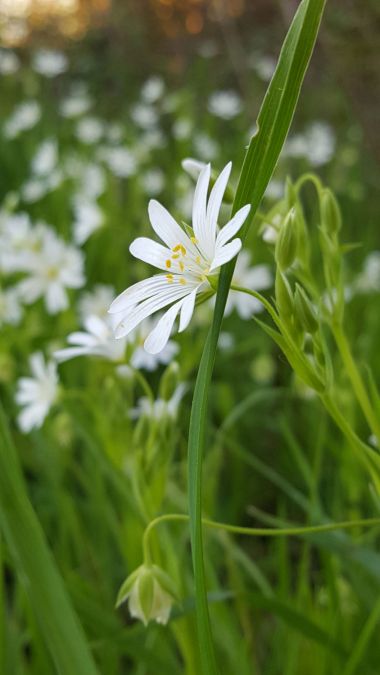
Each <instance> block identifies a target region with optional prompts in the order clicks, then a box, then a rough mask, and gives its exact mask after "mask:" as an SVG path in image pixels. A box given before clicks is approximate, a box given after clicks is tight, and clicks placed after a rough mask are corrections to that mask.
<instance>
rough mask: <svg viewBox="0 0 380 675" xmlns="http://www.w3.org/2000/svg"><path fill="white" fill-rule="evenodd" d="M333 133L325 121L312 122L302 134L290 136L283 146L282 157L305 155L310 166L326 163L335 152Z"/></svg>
mask: <svg viewBox="0 0 380 675" xmlns="http://www.w3.org/2000/svg"><path fill="white" fill-rule="evenodd" d="M335 145H336V140H335V135H334V132H333V130H332V128H331V127H330V126H329V125H328V124H326V123H325V122H313V124H311V125H310V126H309V128H308V129H307V130H306V131H305V133H303V134H295V135H294V136H291V137H290V138H289V139H288V140H287V142H286V144H285V147H284V152H283V155H284V157H295V158H299V157H305V159H307V160H308V161H309V162H310V164H312V166H322V165H323V164H327V163H328V162H329V161H330V160H331V159H332V157H333V155H334V152H335Z"/></svg>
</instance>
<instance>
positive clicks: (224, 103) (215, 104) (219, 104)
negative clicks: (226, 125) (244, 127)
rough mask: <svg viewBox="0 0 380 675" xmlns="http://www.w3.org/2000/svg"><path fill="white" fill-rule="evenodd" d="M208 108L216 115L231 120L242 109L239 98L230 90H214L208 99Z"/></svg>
mask: <svg viewBox="0 0 380 675" xmlns="http://www.w3.org/2000/svg"><path fill="white" fill-rule="evenodd" d="M208 109H209V111H210V113H211V114H212V115H215V116H216V117H221V119H223V120H232V119H233V118H234V117H236V116H237V115H239V113H240V112H241V110H242V102H241V98H240V96H238V94H237V93H236V92H235V91H232V90H225V91H215V92H214V93H213V94H211V96H210V98H209V100H208Z"/></svg>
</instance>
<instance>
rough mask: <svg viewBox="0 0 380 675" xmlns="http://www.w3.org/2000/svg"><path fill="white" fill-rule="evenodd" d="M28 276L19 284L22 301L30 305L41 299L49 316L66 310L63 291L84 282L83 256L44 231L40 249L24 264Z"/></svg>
mask: <svg viewBox="0 0 380 675" xmlns="http://www.w3.org/2000/svg"><path fill="white" fill-rule="evenodd" d="M24 271H25V272H27V274H28V276H27V278H26V279H23V280H22V281H20V283H19V286H18V288H19V290H20V295H21V298H22V299H23V300H24V302H25V303H27V304H31V303H33V302H35V301H36V300H38V298H41V297H43V298H44V301H45V306H46V309H47V311H48V313H49V314H57V313H58V312H60V311H62V310H64V309H67V307H68V297H67V293H66V288H80V287H81V286H83V284H84V283H85V278H84V274H83V256H82V253H81V252H80V251H79V250H78V249H76V248H74V247H73V246H70V245H67V244H66V243H65V242H64V241H62V240H61V239H59V238H58V237H57V236H56V234H55V232H53V230H46V232H45V235H44V237H43V241H42V245H41V249H40V250H39V251H37V252H36V253H34V254H31V255H30V256H29V258H28V259H27V260H26V261H25V265H24Z"/></svg>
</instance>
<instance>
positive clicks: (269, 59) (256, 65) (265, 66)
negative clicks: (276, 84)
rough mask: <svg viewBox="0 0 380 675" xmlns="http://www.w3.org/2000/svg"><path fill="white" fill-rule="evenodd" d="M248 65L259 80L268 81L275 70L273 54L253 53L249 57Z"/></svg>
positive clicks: (275, 63) (275, 62)
mask: <svg viewBox="0 0 380 675" xmlns="http://www.w3.org/2000/svg"><path fill="white" fill-rule="evenodd" d="M250 65H251V66H252V68H253V70H254V71H255V72H256V73H257V75H258V76H259V77H260V79H261V80H264V82H269V80H270V79H271V78H272V75H273V73H274V71H275V70H276V65H277V61H276V59H275V58H274V57H273V56H266V55H265V54H257V53H254V54H252V57H251V59H250Z"/></svg>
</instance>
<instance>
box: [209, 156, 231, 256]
mask: <svg viewBox="0 0 380 675" xmlns="http://www.w3.org/2000/svg"><path fill="white" fill-rule="evenodd" d="M231 168H232V162H229V163H228V164H227V166H225V167H224V169H223V171H222V173H221V174H220V176H219V177H218V179H217V180H216V181H215V185H214V187H213V188H212V190H211V192H210V197H209V200H208V204H207V234H208V238H209V242H210V243H211V244H212V246H214V245H215V233H216V226H217V223H218V217H219V211H220V207H221V205H222V201H223V195H224V193H225V190H226V187H227V183H228V179H229V177H230V173H231Z"/></svg>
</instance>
